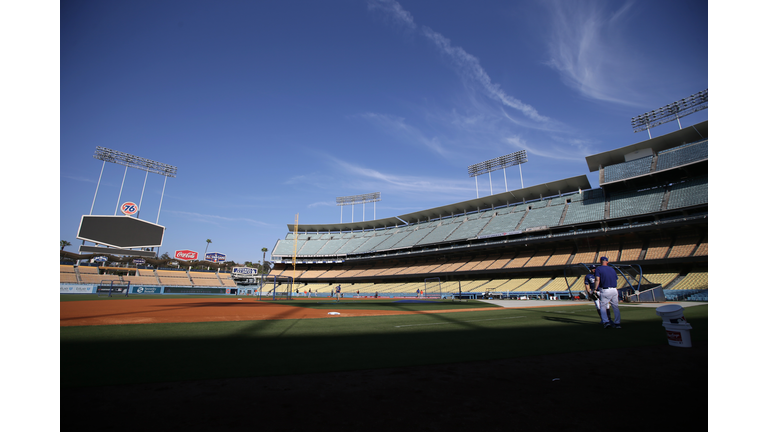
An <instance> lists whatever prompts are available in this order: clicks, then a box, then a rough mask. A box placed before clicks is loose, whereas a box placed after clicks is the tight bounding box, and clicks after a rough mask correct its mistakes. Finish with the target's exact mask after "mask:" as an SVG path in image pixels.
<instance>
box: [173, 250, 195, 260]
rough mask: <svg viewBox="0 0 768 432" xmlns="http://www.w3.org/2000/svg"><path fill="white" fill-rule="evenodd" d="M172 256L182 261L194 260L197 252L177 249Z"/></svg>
mask: <svg viewBox="0 0 768 432" xmlns="http://www.w3.org/2000/svg"><path fill="white" fill-rule="evenodd" d="M173 257H174V258H176V259H180V260H184V261H194V260H196V259H197V252H195V251H191V250H186V249H185V250H177V251H176V254H175V255H174V256H173Z"/></svg>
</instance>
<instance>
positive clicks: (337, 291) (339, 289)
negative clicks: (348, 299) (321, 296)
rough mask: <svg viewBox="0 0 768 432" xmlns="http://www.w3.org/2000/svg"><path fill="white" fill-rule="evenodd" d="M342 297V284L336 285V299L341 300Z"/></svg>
mask: <svg viewBox="0 0 768 432" xmlns="http://www.w3.org/2000/svg"><path fill="white" fill-rule="evenodd" d="M340 298H341V285H337V286H336V301H339V299H340Z"/></svg>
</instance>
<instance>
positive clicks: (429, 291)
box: [423, 277, 443, 299]
mask: <svg viewBox="0 0 768 432" xmlns="http://www.w3.org/2000/svg"><path fill="white" fill-rule="evenodd" d="M423 298H425V299H427V298H436V299H442V298H443V288H442V285H441V284H440V278H439V277H431V278H425V279H424V291H423Z"/></svg>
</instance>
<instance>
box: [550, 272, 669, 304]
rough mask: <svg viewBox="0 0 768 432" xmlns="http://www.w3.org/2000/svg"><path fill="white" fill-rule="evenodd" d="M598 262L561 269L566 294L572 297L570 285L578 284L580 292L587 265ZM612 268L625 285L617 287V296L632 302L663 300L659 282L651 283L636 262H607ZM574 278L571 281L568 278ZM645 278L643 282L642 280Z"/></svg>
mask: <svg viewBox="0 0 768 432" xmlns="http://www.w3.org/2000/svg"><path fill="white" fill-rule="evenodd" d="M591 265H594V266H597V265H598V264H585V263H579V264H571V265H568V266H566V267H565V268H564V269H563V273H564V274H563V275H564V277H565V283H566V285H568V295H569V296H570V297H571V298H574V295H573V291H572V290H571V287H573V286H578V287H579V288H581V289H578V290H577V291H579V292H582V291H584V289H583V285H584V283H583V280H584V277H585V276H586V275H587V274H589V266H591ZM608 265H609V266H611V267H612V268H613V269H614V270H616V275H617V276H619V277H621V278H623V279H624V281H625V282H626V285H625V286H624V287H622V288H619V290H618V291H619V298H621V299H624V300H626V301H633V302H663V301H665V298H664V292H663V290H662V288H661V285H660V284H657V283H653V282H651V281H649V280H648V279H646V278H645V277H644V276H643V268H642V266H640V265H638V264H608ZM569 273H570V275H569ZM569 277H570V278H575V279H574V280H573V283H570V282H569V281H568V278H569ZM643 280H645V282H643Z"/></svg>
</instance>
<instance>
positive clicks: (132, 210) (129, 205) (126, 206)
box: [120, 202, 139, 216]
mask: <svg viewBox="0 0 768 432" xmlns="http://www.w3.org/2000/svg"><path fill="white" fill-rule="evenodd" d="M120 211H121V212H123V214H126V215H128V216H131V215H134V214H136V212H138V211H139V206H137V205H136V203H133V202H126V203H123V205H121V206H120Z"/></svg>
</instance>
